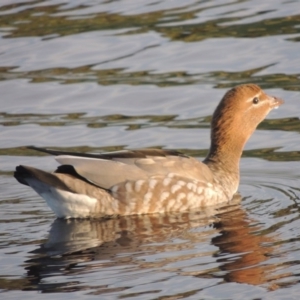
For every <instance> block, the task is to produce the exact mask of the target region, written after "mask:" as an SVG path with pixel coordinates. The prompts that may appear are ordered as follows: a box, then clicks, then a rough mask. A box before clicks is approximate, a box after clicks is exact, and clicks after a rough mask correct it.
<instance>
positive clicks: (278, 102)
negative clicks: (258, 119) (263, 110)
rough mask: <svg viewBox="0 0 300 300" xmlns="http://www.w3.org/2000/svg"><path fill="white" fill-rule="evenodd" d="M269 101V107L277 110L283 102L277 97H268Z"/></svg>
mask: <svg viewBox="0 0 300 300" xmlns="http://www.w3.org/2000/svg"><path fill="white" fill-rule="evenodd" d="M270 100H271V107H272V108H275V109H277V108H278V107H279V106H280V105H281V104H283V103H284V101H283V100H282V99H281V98H277V97H270Z"/></svg>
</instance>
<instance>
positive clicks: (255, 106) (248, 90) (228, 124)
mask: <svg viewBox="0 0 300 300" xmlns="http://www.w3.org/2000/svg"><path fill="white" fill-rule="evenodd" d="M282 103H283V100H281V99H279V98H276V97H273V96H269V95H267V94H266V93H265V92H264V91H263V90H262V89H261V88H260V87H259V86H257V85H255V84H244V85H238V86H236V87H234V88H232V89H231V90H229V91H228V92H227V93H226V94H225V95H224V97H223V98H222V100H221V102H220V103H219V105H218V106H217V108H216V110H215V112H214V114H213V118H212V131H211V140H212V145H211V147H212V149H211V150H216V149H215V148H216V147H217V148H218V147H219V148H220V149H222V148H223V149H226V150H227V151H236V152H237V154H238V155H240V154H241V151H242V150H243V147H244V145H245V143H246V142H247V140H248V139H249V137H250V136H251V135H252V133H253V132H254V130H255V129H256V127H257V125H258V124H259V123H260V122H261V121H262V120H263V119H264V118H265V117H266V116H267V114H268V113H269V112H270V111H271V110H272V109H273V108H277V107H278V106H280V105H281V104H282Z"/></svg>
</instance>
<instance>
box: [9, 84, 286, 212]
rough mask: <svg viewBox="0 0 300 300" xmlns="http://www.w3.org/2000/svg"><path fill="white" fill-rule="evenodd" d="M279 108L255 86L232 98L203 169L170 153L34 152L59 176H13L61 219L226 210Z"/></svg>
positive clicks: (23, 169)
mask: <svg viewBox="0 0 300 300" xmlns="http://www.w3.org/2000/svg"><path fill="white" fill-rule="evenodd" d="M282 103H283V100H281V99H279V98H276V97H272V96H269V95H267V94H266V93H264V92H263V91H262V90H261V89H260V87H258V86H257V85H254V84H244V85H239V86H236V87H234V88H232V89H231V90H229V91H228V92H227V93H226V94H225V95H224V97H223V98H222V100H221V102H220V103H219V105H218V106H217V108H216V110H215V112H214V114H213V117H212V121H211V146H210V150H209V153H208V155H207V157H206V158H205V159H204V160H203V162H200V161H199V160H197V159H195V158H193V157H189V156H187V155H184V154H182V153H180V152H177V151H173V150H161V149H139V150H123V151H117V152H110V153H101V154H86V153H76V152H63V151H56V150H51V149H44V148H38V147H31V148H32V149H35V150H38V151H42V152H46V153H49V154H52V155H56V158H55V159H56V160H57V161H58V162H59V163H60V164H61V165H60V166H59V167H58V168H57V169H56V171H55V172H54V173H49V172H45V171H43V170H40V169H36V168H33V167H29V166H23V165H20V166H17V167H16V171H15V173H14V176H15V178H16V179H17V180H18V181H19V182H20V183H22V184H25V185H28V186H30V187H31V188H33V189H34V190H35V191H36V192H37V193H38V194H39V195H40V196H41V197H43V198H44V199H45V200H46V202H47V204H48V205H49V207H50V208H51V209H52V210H53V212H54V213H55V214H56V216H57V217H59V218H89V217H92V218H93V217H111V216H117V215H133V214H149V213H164V212H174V211H178V212H182V211H187V210H194V209H201V207H206V206H209V205H215V204H220V203H226V202H229V201H230V200H231V199H232V197H233V195H234V194H235V193H236V191H237V189H238V185H239V180H240V175H239V173H240V172H239V162H240V158H241V155H242V151H243V148H244V145H245V143H246V142H247V140H248V139H249V137H250V136H251V135H252V133H253V132H254V130H255V129H256V127H257V125H258V124H259V123H260V122H261V121H262V120H263V119H264V118H265V117H266V115H267V114H268V113H269V112H270V111H271V110H272V109H273V108H277V107H278V106H280V105H281V104H282Z"/></svg>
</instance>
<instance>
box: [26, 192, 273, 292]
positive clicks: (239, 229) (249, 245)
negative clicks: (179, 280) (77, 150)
mask: <svg viewBox="0 0 300 300" xmlns="http://www.w3.org/2000/svg"><path fill="white" fill-rule="evenodd" d="M239 202H240V197H239V196H237V197H236V198H235V201H234V202H233V203H232V204H231V205H230V206H226V207H225V208H224V207H223V208H222V207H213V208H209V209H207V210H205V211H202V212H201V213H199V212H194V213H185V214H169V215H145V216H132V217H121V218H118V219H108V220H60V219H57V220H55V221H54V223H53V224H52V228H51V230H50V235H49V238H48V240H47V242H46V243H44V244H43V245H41V247H40V248H39V249H36V250H35V251H33V253H32V254H31V255H32V257H31V259H30V260H28V261H26V270H27V274H28V278H29V279H30V280H31V283H32V284H33V287H32V288H34V289H36V288H37V289H42V290H45V289H52V290H53V289H55V290H57V289H58V290H61V289H63V290H66V289H67V286H66V285H65V286H63V284H54V285H51V286H50V285H49V284H48V285H47V286H45V285H41V284H40V282H41V279H45V278H47V277H51V276H57V274H60V275H70V274H73V275H75V274H83V273H85V274H86V273H89V272H91V271H95V269H96V268H101V267H103V266H105V267H107V266H122V265H129V264H130V265H134V266H136V267H137V268H152V267H163V268H168V263H170V262H173V263H174V262H178V261H181V260H188V259H191V258H195V257H202V258H203V257H205V256H207V257H208V259H209V260H211V259H212V258H213V260H214V264H216V263H217V264H218V268H217V269H216V268H207V270H202V271H201V272H198V273H197V272H195V271H193V272H189V271H188V270H184V271H182V270H180V267H178V269H177V271H179V273H180V274H182V275H193V276H196V277H200V278H201V277H205V278H207V277H214V278H216V277H222V278H223V279H224V281H232V282H239V283H248V284H255V285H257V284H263V283H265V282H266V281H267V280H268V276H267V275H268V273H269V271H270V270H269V268H270V267H271V265H267V264H263V262H265V261H266V260H268V258H269V257H270V256H271V254H272V251H273V247H272V246H267V247H265V246H264V245H265V244H266V243H272V244H273V242H274V241H273V240H271V239H272V238H268V237H267V236H266V235H265V234H259V233H258V232H260V230H261V228H260V226H259V225H258V224H255V221H254V220H250V219H249V218H248V217H247V214H246V212H245V211H244V210H243V209H242V208H241V207H240V205H239ZM211 244H212V245H213V246H212V245H211ZM199 245H201V247H199ZM202 247H203V253H199V251H200V252H201V250H198V249H202ZM209 247H210V248H209ZM195 248H196V249H197V251H195ZM212 248H213V249H212ZM190 249H193V250H194V252H192V254H190V255H189V256H187V255H183V253H182V250H190ZM208 249H210V250H208ZM176 251H177V252H176ZM169 252H172V255H171V256H170V257H168V253H169ZM185 252H186V251H185ZM174 253H175V254H176V255H174ZM161 254H162V257H163V258H162V259H161V260H159V259H158V260H156V264H155V263H154V262H153V261H154V260H152V261H151V259H150V260H149V261H148V262H147V261H145V260H144V259H141V258H140V257H141V256H143V257H151V256H152V255H158V256H159V255H161ZM91 261H93V263H92V264H91V263H87V262H91ZM79 265H80V267H79ZM99 271H100V269H99ZM68 283H69V284H70V282H68ZM34 286H35V287H34ZM72 289H74V286H72Z"/></svg>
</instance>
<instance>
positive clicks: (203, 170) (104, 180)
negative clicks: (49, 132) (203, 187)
mask: <svg viewBox="0 0 300 300" xmlns="http://www.w3.org/2000/svg"><path fill="white" fill-rule="evenodd" d="M31 149H35V150H39V151H43V152H46V153H49V154H52V155H56V160H57V161H58V162H59V163H60V164H61V166H59V167H58V169H57V170H56V172H57V173H67V174H71V173H72V172H73V173H74V172H75V173H76V174H78V175H79V177H81V178H82V179H83V180H85V181H88V182H91V183H93V184H94V185H97V186H99V187H101V188H105V189H110V188H111V187H113V186H115V185H116V184H120V183H121V182H126V181H137V180H140V179H144V180H147V179H149V178H150V177H152V176H157V175H162V176H169V175H170V173H172V174H174V175H176V176H179V177H183V178H189V179H194V180H197V181H204V182H207V183H208V182H212V180H213V177H212V173H211V171H210V169H209V168H208V167H207V166H206V165H205V164H203V163H202V162H200V161H198V160H197V159H195V158H192V157H189V156H186V155H183V154H181V153H180V152H177V151H173V150H161V149H140V150H122V151H116V152H109V153H102V154H89V153H87V154H85V153H76V152H63V151H57V150H52V149H44V148H36V147H31Z"/></svg>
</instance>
